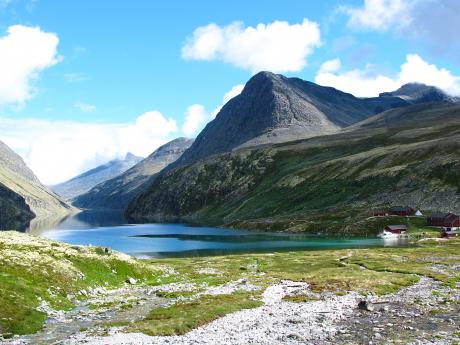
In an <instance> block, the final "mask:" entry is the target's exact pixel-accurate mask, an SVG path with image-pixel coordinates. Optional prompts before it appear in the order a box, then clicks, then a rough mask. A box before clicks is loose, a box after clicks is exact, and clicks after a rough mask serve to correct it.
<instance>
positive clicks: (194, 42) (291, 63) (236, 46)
mask: <svg viewBox="0 0 460 345" xmlns="http://www.w3.org/2000/svg"><path fill="white" fill-rule="evenodd" d="M320 42H321V40H320V29H319V26H318V24H317V23H315V22H312V21H309V20H308V19H304V20H303V22H302V23H300V24H289V23H288V22H285V21H274V22H273V23H269V24H258V25H257V26H256V27H252V26H247V27H245V26H244V25H243V23H241V22H233V23H232V24H230V25H228V26H223V27H221V26H218V25H216V24H209V25H207V26H202V27H198V28H197V29H195V31H194V32H193V35H192V36H191V37H189V38H188V39H187V41H186V43H185V45H184V46H183V47H182V57H183V58H184V59H188V60H204V61H211V60H220V61H223V62H225V63H229V64H231V65H234V66H236V67H238V68H241V69H245V70H250V71H251V72H253V73H256V72H258V71H261V70H269V71H273V72H278V73H283V72H295V71H300V70H302V69H303V68H304V67H305V65H306V64H307V57H308V56H309V55H310V54H311V53H312V52H313V49H314V48H315V47H317V46H319V45H320Z"/></svg>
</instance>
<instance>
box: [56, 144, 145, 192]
mask: <svg viewBox="0 0 460 345" xmlns="http://www.w3.org/2000/svg"><path fill="white" fill-rule="evenodd" d="M142 159H143V158H142V157H138V156H135V155H133V154H131V153H128V154H127V155H126V156H125V158H123V159H114V160H112V161H110V162H108V163H106V164H103V165H100V166H98V167H96V168H94V169H91V170H89V171H87V172H85V173H83V174H81V175H78V176H76V177H74V178H72V179H71V180H69V181H66V182H63V183H60V184H57V185H54V186H51V189H52V190H53V191H54V192H55V193H56V194H58V195H60V196H62V197H63V198H64V199H66V200H71V199H73V198H75V197H77V196H79V195H81V194H84V193H86V192H88V191H89V190H90V189H91V188H93V187H94V186H96V185H98V184H99V183H102V182H104V181H107V180H110V179H111V178H114V177H116V176H118V175H120V174H122V173H124V172H125V171H126V170H128V169H129V168H131V167H133V166H134V165H136V164H137V163H139V162H140V161H141V160H142Z"/></svg>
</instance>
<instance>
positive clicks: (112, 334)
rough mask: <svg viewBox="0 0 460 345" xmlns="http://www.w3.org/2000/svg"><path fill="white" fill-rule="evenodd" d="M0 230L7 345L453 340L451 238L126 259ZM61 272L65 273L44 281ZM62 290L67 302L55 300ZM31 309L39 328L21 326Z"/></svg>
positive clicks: (458, 312) (459, 320) (459, 316)
mask: <svg viewBox="0 0 460 345" xmlns="http://www.w3.org/2000/svg"><path fill="white" fill-rule="evenodd" d="M1 238H2V241H0V259H1V260H2V265H1V266H0V267H1V270H0V284H2V285H0V300H1V301H2V302H1V303H0V310H2V312H1V313H0V326H2V327H5V328H4V329H7V328H6V327H10V329H11V331H10V332H5V331H3V336H4V338H1V337H0V342H1V343H4V344H8V345H22V344H203V345H207V344H235V345H236V344H267V345H268V344H326V345H327V344H330V345H332V344H350V345H364V344H382V345H383V344H411V345H412V344H414V345H415V344H437V345H438V344H439V345H440V344H459V343H460V264H459V262H460V256H459V251H458V248H459V246H460V241H445V240H444V241H431V242H430V241H426V240H423V241H419V243H420V244H419V245H418V246H414V247H409V248H397V249H394V248H380V249H359V250H337V251H311V252H288V253H269V254H263V255H262V254H261V255H259V254H257V255H256V254H253V255H251V254H246V255H234V256H223V257H204V258H187V259H162V260H135V259H133V258H130V257H128V256H125V255H122V254H119V253H105V252H104V251H101V250H99V249H98V248H90V247H77V246H70V245H65V244H59V243H56V242H49V241H46V240H36V239H33V238H32V237H30V236H26V235H17V234H15V233H8V234H3V235H2V236H1ZM38 262H40V263H41V265H39V266H36V267H35V266H34V263H38ZM115 268H116V269H115ZM61 271H62V272H67V273H66V276H65V277H64V278H66V279H61V280H56V281H55V282H54V283H50V282H49V281H50V280H51V279H56V275H58V274H59V272H61ZM117 271H118V272H117ZM9 272H11V273H9ZM83 272H85V273H83ZM8 274H11V276H13V275H14V276H15V277H16V280H11V279H5V277H8ZM127 274H129V275H127ZM31 275H35V276H34V277H33V278H34V279H32V280H31V283H28V284H29V285H27V286H28V289H29V290H33V285H30V284H36V285H38V284H40V283H43V282H44V281H48V284H45V285H44V288H36V289H35V290H33V291H34V292H33V295H27V291H25V290H21V289H22V287H23V286H26V285H24V284H25V282H26V279H29V277H30V276H31ZM120 279H121V280H120ZM11 284H13V285H11ZM65 284H68V285H67V287H66V285H65ZM69 284H72V285H69ZM62 289H67V290H66V291H65V292H64V293H63V296H64V299H65V300H66V301H71V302H72V303H73V304H72V305H70V304H69V303H68V302H66V303H63V302H61V303H57V302H59V301H60V300H59V298H60V297H59V296H60V295H59V293H60V292H61V290H62ZM5 292H6V293H5ZM9 296H10V297H11V298H10V297H9ZM25 297H27V298H28V299H25ZM20 298H23V299H22V300H20ZM34 298H37V299H38V302H37V303H35V302H34ZM13 301H16V303H18V304H17V306H16V307H13V308H11V307H10V305H11V304H14V303H15V302H13ZM19 301H22V302H19ZM24 301H25V302H27V301H29V305H28V306H27V308H25V307H24V306H23V303H24ZM32 302H33V303H32ZM8 303H9V305H8ZM21 306H22V307H23V308H24V310H23V312H22V313H17V310H18V308H19V307H21ZM37 312H38V313H39V314H38V316H37V317H39V316H40V315H43V316H44V319H43V321H44V325H43V327H42V324H40V323H39V321H40V320H38V321H37V320H36V319H33V318H31V319H30V320H31V321H27V322H25V323H24V322H23V320H24V317H25V316H28V315H30V314H33V313H37ZM7 313H9V314H7ZM8 315H10V316H9V317H5V316H8ZM9 320H10V321H11V320H12V321H14V323H11V322H9ZM27 320H29V319H27ZM34 320H35V322H37V325H38V326H37V328H36V330H34V331H27V328H26V327H28V325H29V323H30V322H34ZM18 325H19V326H21V327H22V328H18ZM15 327H16V328H15ZM15 329H19V330H20V331H18V332H15ZM37 331H38V332H37ZM13 332H15V333H13ZM21 332H22V333H21ZM33 332H35V333H33ZM27 333H32V334H27ZM13 334H25V335H13ZM149 334H150V335H149Z"/></svg>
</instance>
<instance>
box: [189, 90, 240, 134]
mask: <svg viewBox="0 0 460 345" xmlns="http://www.w3.org/2000/svg"><path fill="white" fill-rule="evenodd" d="M243 88H244V85H243V84H239V85H235V86H233V87H232V88H231V89H230V90H229V91H228V92H226V93H225V94H224V96H223V97H222V103H221V104H220V105H219V106H218V107H217V108H216V109H214V111H212V112H209V111H207V110H206V108H205V107H204V106H203V105H201V104H193V105H191V106H189V107H188V108H187V111H186V112H185V120H184V124H183V126H182V132H183V133H184V135H185V136H188V137H191V136H196V135H197V134H198V133H199V132H200V131H201V130H202V129H203V127H204V126H205V125H206V124H207V123H208V122H209V121H211V120H213V119H214V118H215V117H216V115H217V113H219V111H220V110H221V109H222V107H223V106H224V105H225V103H227V102H228V101H229V100H231V99H232V98H233V97H235V96H238V95H239V94H240V93H241V91H243Z"/></svg>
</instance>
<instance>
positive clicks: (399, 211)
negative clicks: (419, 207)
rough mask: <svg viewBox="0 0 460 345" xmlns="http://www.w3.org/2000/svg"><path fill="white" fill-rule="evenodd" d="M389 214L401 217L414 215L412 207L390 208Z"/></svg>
mask: <svg viewBox="0 0 460 345" xmlns="http://www.w3.org/2000/svg"><path fill="white" fill-rule="evenodd" d="M390 214H392V215H395V216H401V217H406V216H413V215H414V214H415V210H414V209H413V208H412V207H401V206H396V207H392V208H390Z"/></svg>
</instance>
